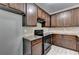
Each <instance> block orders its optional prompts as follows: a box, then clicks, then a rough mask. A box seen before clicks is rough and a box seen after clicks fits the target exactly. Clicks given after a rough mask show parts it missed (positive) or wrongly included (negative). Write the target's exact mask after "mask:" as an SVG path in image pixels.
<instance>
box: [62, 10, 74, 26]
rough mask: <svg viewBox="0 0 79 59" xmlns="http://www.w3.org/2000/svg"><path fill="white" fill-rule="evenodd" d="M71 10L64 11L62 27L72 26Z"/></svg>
mask: <svg viewBox="0 0 79 59" xmlns="http://www.w3.org/2000/svg"><path fill="white" fill-rule="evenodd" d="M72 14H73V13H72V10H70V11H65V12H64V14H63V20H64V26H74V21H73V18H72V17H73V15H72Z"/></svg>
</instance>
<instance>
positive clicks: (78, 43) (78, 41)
mask: <svg viewBox="0 0 79 59" xmlns="http://www.w3.org/2000/svg"><path fill="white" fill-rule="evenodd" d="M77 51H78V52H79V38H77Z"/></svg>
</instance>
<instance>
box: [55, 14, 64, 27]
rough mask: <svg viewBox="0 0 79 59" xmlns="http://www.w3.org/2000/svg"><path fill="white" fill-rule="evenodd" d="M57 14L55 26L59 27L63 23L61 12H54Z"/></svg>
mask: <svg viewBox="0 0 79 59" xmlns="http://www.w3.org/2000/svg"><path fill="white" fill-rule="evenodd" d="M56 16H57V26H58V27H61V26H63V25H64V19H63V13H58V14H56Z"/></svg>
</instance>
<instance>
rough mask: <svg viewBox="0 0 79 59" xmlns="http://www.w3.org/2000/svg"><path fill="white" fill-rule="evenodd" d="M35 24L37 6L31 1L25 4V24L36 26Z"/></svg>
mask: <svg viewBox="0 0 79 59" xmlns="http://www.w3.org/2000/svg"><path fill="white" fill-rule="evenodd" d="M36 24H37V6H36V5H35V4H32V3H28V4H27V25H28V26H36Z"/></svg>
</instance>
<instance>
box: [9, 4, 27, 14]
mask: <svg viewBox="0 0 79 59" xmlns="http://www.w3.org/2000/svg"><path fill="white" fill-rule="evenodd" d="M9 7H11V8H14V9H17V10H20V11H22V12H24V13H25V9H26V8H25V4H24V3H9Z"/></svg>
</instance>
